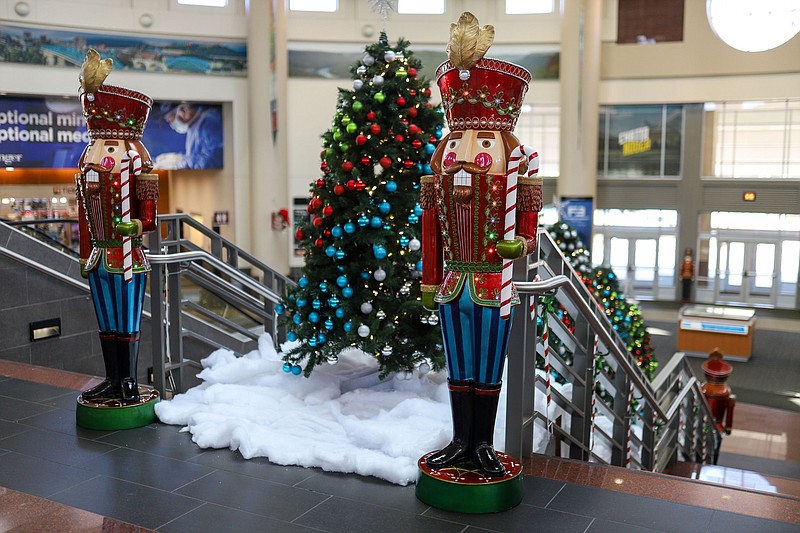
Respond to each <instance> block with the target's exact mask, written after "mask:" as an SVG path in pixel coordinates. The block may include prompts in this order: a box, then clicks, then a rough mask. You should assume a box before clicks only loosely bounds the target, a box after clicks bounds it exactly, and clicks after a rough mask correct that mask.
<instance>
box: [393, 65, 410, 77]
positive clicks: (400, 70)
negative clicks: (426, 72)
mask: <svg viewBox="0 0 800 533" xmlns="http://www.w3.org/2000/svg"><path fill="white" fill-rule="evenodd" d="M394 75H395V76H396V77H398V78H405V77H406V76H408V72H406V69H405V67H400V68H398V69H397V72H395V73H394Z"/></svg>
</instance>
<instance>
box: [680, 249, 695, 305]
mask: <svg viewBox="0 0 800 533" xmlns="http://www.w3.org/2000/svg"><path fill="white" fill-rule="evenodd" d="M692 255H693V254H692V249H691V248H687V249H686V250H685V251H684V252H683V263H681V303H682V304H688V303H689V302H691V301H692V281H694V259H693V257H692Z"/></svg>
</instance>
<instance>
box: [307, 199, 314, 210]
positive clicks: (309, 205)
mask: <svg viewBox="0 0 800 533" xmlns="http://www.w3.org/2000/svg"><path fill="white" fill-rule="evenodd" d="M306 211H308V212H309V213H313V212H314V201H313V200H312V201H311V202H308V205H307V206H306Z"/></svg>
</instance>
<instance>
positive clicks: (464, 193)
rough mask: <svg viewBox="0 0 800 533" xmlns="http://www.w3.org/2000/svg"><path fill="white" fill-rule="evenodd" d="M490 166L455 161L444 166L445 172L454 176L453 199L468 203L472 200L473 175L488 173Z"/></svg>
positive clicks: (463, 203)
mask: <svg viewBox="0 0 800 533" xmlns="http://www.w3.org/2000/svg"><path fill="white" fill-rule="evenodd" d="M487 170H489V167H488V166H486V167H482V166H480V165H477V164H475V163H455V164H453V165H449V166H447V167H445V168H444V173H445V174H448V175H452V176H453V199H454V200H455V201H456V203H458V204H462V205H466V204H468V203H470V201H471V200H472V176H473V175H474V174H486V171H487Z"/></svg>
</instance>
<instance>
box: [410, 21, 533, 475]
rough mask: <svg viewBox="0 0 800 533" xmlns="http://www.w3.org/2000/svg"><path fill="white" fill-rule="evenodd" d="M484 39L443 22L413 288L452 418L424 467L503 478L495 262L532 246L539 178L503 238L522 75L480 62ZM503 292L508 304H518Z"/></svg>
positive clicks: (501, 328) (523, 185)
mask: <svg viewBox="0 0 800 533" xmlns="http://www.w3.org/2000/svg"><path fill="white" fill-rule="evenodd" d="M493 39H494V28H492V27H491V26H483V27H480V26H479V25H478V21H477V19H476V18H475V16H474V15H472V14H471V13H464V14H462V15H461V18H460V19H459V21H458V24H453V25H451V30H450V43H449V45H448V57H449V61H447V62H445V63H443V64H441V65H440V66H439V68H438V69H437V70H436V81H437V84H438V86H439V89H440V91H441V93H442V106H443V107H444V110H445V117H446V119H447V122H448V127H449V128H450V133H449V134H448V135H447V136H446V137H444V138H443V139H442V141H441V142H440V143H439V145H438V147H437V149H436V151H435V152H434V154H433V157H432V159H431V168H432V169H433V171H434V173H435V175H432V176H423V177H422V179H421V182H422V187H421V192H420V206H421V207H422V209H423V214H422V287H421V289H422V303H423V305H424V306H425V307H426V308H428V309H431V310H435V309H436V308H437V307H438V309H439V314H440V317H441V324H442V336H443V341H444V347H445V355H446V358H447V371H448V388H449V391H450V404H451V411H452V418H453V440H452V442H451V443H450V444H448V445H447V446H445V447H444V448H443V449H441V450H439V451H437V452H436V453H434V454H432V455H430V456H429V457H428V458H427V459H426V463H427V465H428V467H430V468H432V469H437V468H443V467H446V466H450V465H453V464H456V463H459V462H462V461H471V462H472V463H474V464H475V465H476V466H477V467H478V468H479V469H480V470H482V471H483V473H484V474H485V475H487V476H502V475H503V474H504V473H505V468H504V466H503V464H502V463H501V462H500V460H499V459H498V457H497V455H496V453H495V450H494V447H493V433H494V425H495V419H496V416H497V406H498V401H499V397H500V390H501V387H502V382H501V376H502V374H503V367H504V364H505V357H506V348H507V346H508V335H509V331H510V327H511V321H510V320H502V319H501V318H500V304H501V301H500V300H501V296H500V293H501V285H502V283H501V281H502V280H501V277H502V274H501V270H502V262H503V260H504V259H516V258H518V257H522V256H524V255H526V254H529V253H532V252H533V251H534V250H535V249H536V230H537V225H538V211H539V210H540V209H541V181H539V179H538V178H532V177H527V176H525V175H523V176H522V177H520V178H519V180H518V186H517V199H516V209H515V230H516V231H515V236H514V238H513V239H511V240H506V239H503V230H504V214H505V208H506V205H505V204H506V191H507V189H508V185H507V176H506V173H507V165H508V162H509V157H510V155H511V154H512V152H513V151H514V149H515V148H517V147H518V146H519V144H520V143H519V141H518V140H517V138H516V137H514V135H513V134H512V133H511V132H512V130H513V129H514V125H515V124H516V121H517V118H518V116H519V112H520V108H521V106H522V101H523V98H524V97H525V92H526V91H527V88H528V83H529V82H530V80H531V75H530V73H529V72H528V71H527V70H525V69H524V68H522V67H519V66H517V65H514V64H512V63H508V62H506V61H500V60H496V59H489V58H484V57H483V56H484V54H485V53H486V50H487V49H488V48H489V46H491V43H492V40H493ZM526 155H527V154H526ZM527 161H528V160H527V159H525V160H524V163H525V164H521V165H520V168H521V171H522V172H523V174H524V173H525V172H526V170H527V169H526V168H525V166H526V165H527ZM511 290H512V293H511V298H510V303H511V304H516V303H519V297H518V296H517V294H516V291H515V290H514V289H513V286H512V287H511Z"/></svg>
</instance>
